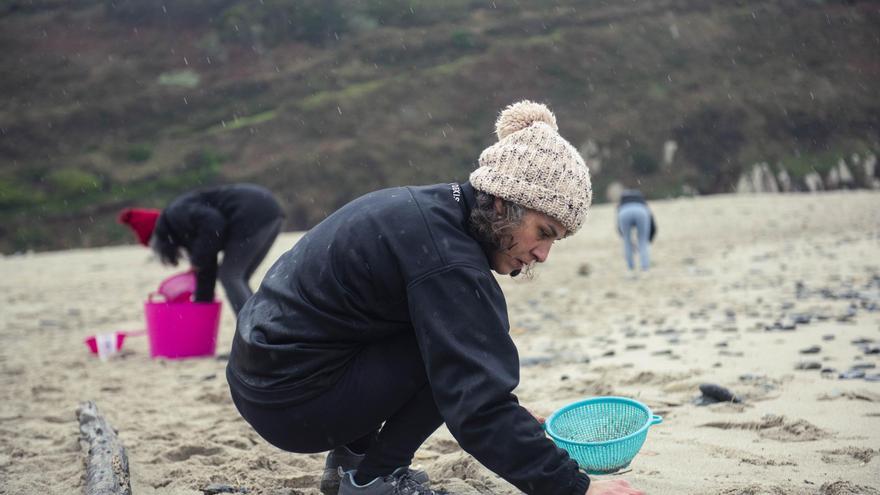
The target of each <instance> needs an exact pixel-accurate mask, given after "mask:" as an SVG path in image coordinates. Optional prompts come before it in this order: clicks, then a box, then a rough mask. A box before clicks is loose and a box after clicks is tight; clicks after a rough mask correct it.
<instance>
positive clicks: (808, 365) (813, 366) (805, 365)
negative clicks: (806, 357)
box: [794, 361, 822, 370]
mask: <svg viewBox="0 0 880 495" xmlns="http://www.w3.org/2000/svg"><path fill="white" fill-rule="evenodd" d="M794 369H796V370H819V369H822V363H819V362H816V361H801V362H800V363H798V364H797V365H796V366H795V367H794Z"/></svg>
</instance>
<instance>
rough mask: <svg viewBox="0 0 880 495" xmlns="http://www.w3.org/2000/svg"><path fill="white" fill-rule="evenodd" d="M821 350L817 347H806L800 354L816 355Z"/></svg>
mask: <svg viewBox="0 0 880 495" xmlns="http://www.w3.org/2000/svg"><path fill="white" fill-rule="evenodd" d="M821 350H822V348H821V347H819V346H817V345H812V346H810V347H807V348H806V349H801V354H818V353H819V351H821Z"/></svg>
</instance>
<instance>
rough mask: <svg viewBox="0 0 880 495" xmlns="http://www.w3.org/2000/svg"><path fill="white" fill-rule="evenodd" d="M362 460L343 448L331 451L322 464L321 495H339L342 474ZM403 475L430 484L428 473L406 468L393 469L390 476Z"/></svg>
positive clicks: (361, 457) (359, 455)
mask: <svg viewBox="0 0 880 495" xmlns="http://www.w3.org/2000/svg"><path fill="white" fill-rule="evenodd" d="M362 460H364V454H355V453H354V452H352V451H351V450H349V449H348V447H345V446H342V447H339V448H336V449H333V450H331V451H330V453H329V454H327V460H326V461H325V462H324V473H323V474H322V475H321V493H323V494H324V495H336V494H337V493H339V482H340V480H341V479H342V476H343V474H344V473H345V472H346V471H351V470H353V469H357V467H358V466H359V465H360V463H361V461H362ZM404 474H406V475H407V476H409V477H410V478H412V479H413V480H415V481H416V482H417V483H420V484H423V485H425V486H427V485H428V484H429V483H430V482H431V480H430V479H429V478H428V473H426V472H424V471H422V470H420V469H410V468H408V467H401V468H397V469H395V470H394V472H393V473H391V476H394V477H398V478H399V477H401V476H403V475H404Z"/></svg>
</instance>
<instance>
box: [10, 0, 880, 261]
mask: <svg viewBox="0 0 880 495" xmlns="http://www.w3.org/2000/svg"><path fill="white" fill-rule="evenodd" d="M434 3H436V2H419V1H414V2H403V1H393V0H391V1H385V2H376V1H374V2H361V3H360V4H357V5H365V7H358V8H354V7H353V6H352V5H353V4H351V3H347V2H343V1H335V2H299V4H302V5H305V6H306V7H308V5H313V6H314V5H319V7H313V10H308V9H307V8H306V7H300V8H298V9H291V8H290V7H289V5H291V4H292V2H290V1H288V0H274V1H269V0H266V1H265V2H260V4H259V5H260V6H255V4H253V3H251V2H244V1H233V0H186V1H181V2H175V4H177V5H176V6H172V7H166V8H165V10H164V11H163V12H159V11H158V10H157V8H156V7H143V6H140V7H139V5H141V4H139V3H138V2H131V1H129V2H124V1H120V2H106V3H105V2H98V1H94V0H77V1H75V2H55V1H50V0H47V1H43V2H6V3H4V4H3V5H4V7H3V13H2V16H0V48H2V50H3V53H4V55H3V57H2V59H0V71H2V73H3V74H4V76H3V78H0V91H2V93H3V94H4V95H6V97H5V98H4V99H3V100H0V130H2V132H0V162H2V163H3V166H2V170H0V250H2V251H4V252H9V251H13V250H23V249H47V248H59V247H74V246H92V245H102V244H107V243H118V242H124V241H130V238H129V233H128V232H126V231H124V229H122V228H121V227H119V226H118V225H115V224H114V222H113V215H114V214H115V212H116V211H117V210H118V209H119V208H120V207H122V206H125V205H130V204H141V205H146V206H154V207H161V206H163V205H164V204H165V203H166V202H167V201H168V200H169V199H170V198H172V197H173V196H175V195H176V194H179V193H180V192H182V191H184V190H186V189H189V188H192V187H197V186H199V185H204V184H215V183H224V182H230V181H252V182H258V183H261V184H264V185H266V186H267V187H269V188H271V189H272V190H273V191H275V192H276V193H277V194H278V196H279V198H280V199H281V201H282V202H283V204H284V205H285V208H286V210H287V214H288V225H287V228H290V229H305V228H308V227H309V226H310V225H313V224H314V223H315V222H317V221H320V219H321V218H323V217H324V216H325V215H326V214H327V213H328V212H330V211H332V210H333V209H335V208H336V207H338V206H340V205H341V204H343V203H345V202H346V201H348V200H350V199H352V198H353V197H355V196H357V195H359V194H362V193H364V192H366V191H369V190H371V189H375V188H379V187H383V186H388V185H394V184H403V183H428V182H434V181H446V180H465V179H466V178H467V175H468V173H469V171H470V170H471V169H472V168H473V167H474V166H475V162H476V157H477V156H478V155H479V152H480V151H481V150H482V148H484V147H485V146H487V145H489V144H491V143H492V142H493V140H494V135H493V134H492V129H493V121H494V118H495V115H496V113H497V112H498V111H499V110H500V109H501V108H502V107H503V106H505V105H507V104H509V103H511V102H513V101H516V100H518V99H522V98H531V99H536V100H540V101H544V102H546V103H548V104H549V105H550V106H551V108H552V109H553V110H554V111H555V112H556V114H557V118H558V121H559V125H560V131H561V133H562V134H563V135H564V136H565V137H567V138H568V139H569V140H570V141H571V142H572V143H573V144H574V145H575V146H578V147H580V149H581V150H582V152H583V153H584V154H585V156H586V157H587V158H588V159H590V160H591V162H592V163H598V164H599V165H600V166H594V167H593V169H594V186H595V187H594V188H595V189H596V191H597V192H598V194H597V195H596V197H597V199H599V200H601V199H602V197H603V194H602V193H603V191H604V188H605V187H606V186H607V185H608V184H609V183H611V182H612V181H622V182H624V183H627V184H631V185H638V186H640V187H642V188H643V189H644V190H645V191H646V192H647V193H648V194H649V196H652V197H668V196H673V195H677V194H680V193H682V191H683V190H684V191H687V190H697V191H699V192H701V193H713V192H726V191H729V190H731V188H732V187H733V185H734V184H735V182H736V178H737V177H738V176H739V174H740V173H741V172H742V171H743V170H744V169H745V168H746V167H747V166H749V165H751V164H752V163H755V162H758V161H767V162H770V163H773V164H777V163H778V164H783V165H784V166H786V167H787V168H788V169H789V170H790V172H791V173H792V175H793V176H794V177H795V179H798V178H801V177H803V176H804V175H805V174H806V173H808V172H809V171H811V170H814V169H815V170H818V171H819V172H822V173H824V172H825V171H827V170H828V169H829V168H830V167H831V166H833V165H834V164H836V163H837V161H838V160H839V159H840V158H842V157H849V156H851V155H852V154H853V153H859V154H862V156H863V155H864V153H866V152H871V151H873V152H874V153H875V154H876V152H877V150H878V149H880V144H878V143H880V136H878V128H880V125H878V124H880V122H878V120H880V99H878V96H877V91H876V88H875V86H876V81H877V80H878V79H880V38H878V35H877V33H878V32H880V11H878V10H880V8H878V4H877V3H876V2H867V1H866V2H836V1H825V2H821V1H816V2H801V1H794V0H791V1H775V2H759V1H748V0H742V1H738V2H723V3H718V2H706V1H697V0H655V1H650V2H617V1H588V2H574V1H562V2H547V1H531V2H519V3H517V4H516V5H502V4H501V2H497V3H493V2H489V3H486V2H477V1H464V0H457V1H455V2H448V3H447V2H443V3H442V4H443V5H444V6H443V7H437V6H434V5H433V4H434ZM143 4H144V5H146V4H150V5H151V3H150V2H143ZM169 8H170V9H172V10H170V11H169V10H168V9H169ZM149 9H152V10H149ZM175 9H176V10H175ZM383 9H384V10H383ZM670 140H673V141H675V142H676V143H677V145H678V153H677V154H676V156H675V160H674V162H673V163H672V164H671V165H668V166H664V164H663V163H662V162H663V160H662V157H661V154H662V153H661V150H662V149H663V146H664V143H665V142H667V141H670Z"/></svg>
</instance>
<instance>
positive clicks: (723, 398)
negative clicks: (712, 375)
mask: <svg viewBox="0 0 880 495" xmlns="http://www.w3.org/2000/svg"><path fill="white" fill-rule="evenodd" d="M700 393H701V394H703V395H702V396H701V397H699V398H698V399H697V400H698V405H706V404H712V403H715V402H740V399H739V397H737V396H736V395H734V393H733V392H731V391H730V390H728V389H726V388H724V387H722V386H721V385H716V384H714V383H702V384H700Z"/></svg>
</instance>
